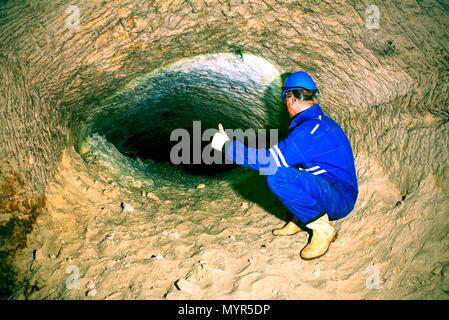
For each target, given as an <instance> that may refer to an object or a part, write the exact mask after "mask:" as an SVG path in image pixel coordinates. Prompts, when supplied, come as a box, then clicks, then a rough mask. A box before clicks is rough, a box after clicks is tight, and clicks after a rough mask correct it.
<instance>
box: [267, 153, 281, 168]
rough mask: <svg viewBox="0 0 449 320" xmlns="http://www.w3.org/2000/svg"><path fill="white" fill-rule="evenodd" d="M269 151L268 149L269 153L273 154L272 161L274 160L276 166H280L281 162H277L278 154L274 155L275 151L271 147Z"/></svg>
mask: <svg viewBox="0 0 449 320" xmlns="http://www.w3.org/2000/svg"><path fill="white" fill-rule="evenodd" d="M269 151H270V153H271V155H272V156H273V158H274V161H275V162H276V165H277V166H278V167H280V166H281V163H280V162H279V159H278V156H277V155H276V153H275V152H274V150H273V149H269Z"/></svg>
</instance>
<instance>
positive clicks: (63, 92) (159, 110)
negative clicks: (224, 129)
mask: <svg viewBox="0 0 449 320" xmlns="http://www.w3.org/2000/svg"><path fill="white" fill-rule="evenodd" d="M371 4H372V3H371V2H370V1H356V2H354V1H337V2H328V1H300V2H298V1H247V0H241V1H221V2H216V1H196V0H194V1H130V0H126V1H59V0H58V1H54V0H52V1H49V0H46V1H3V2H1V4H0V30H1V31H0V106H1V107H0V138H1V139H0V156H1V159H0V169H1V170H0V196H1V197H0V213H1V220H0V222H1V223H0V232H1V239H0V242H1V243H0V245H1V247H0V248H1V257H2V266H4V270H6V269H7V268H8V261H7V257H8V255H9V253H11V252H14V251H15V250H16V249H17V248H19V247H23V246H24V245H25V243H26V235H27V234H28V232H29V231H30V230H31V228H32V225H33V222H34V221H35V219H36V216H38V214H39V213H40V212H41V211H42V210H44V208H45V199H44V195H45V190H46V186H47V185H48V183H49V181H51V180H52V179H53V178H54V174H55V170H56V168H57V165H58V161H59V160H60V158H61V155H62V151H63V149H64V148H65V147H70V146H74V147H75V148H76V149H78V148H79V147H80V145H81V142H82V141H83V140H84V139H85V138H86V137H87V136H88V135H90V134H91V133H93V132H100V133H101V134H104V135H106V136H107V137H108V138H110V140H111V141H112V142H114V143H116V145H117V147H118V148H119V149H121V150H122V151H123V152H129V153H131V154H136V153H137V154H139V152H140V156H143V157H145V156H147V157H155V155H154V154H151V152H149V148H148V145H147V143H146V141H148V140H152V141H153V142H152V143H153V145H152V149H155V150H162V149H164V147H165V145H166V144H165V140H164V139H165V138H166V137H167V132H169V131H170V130H171V129H172V128H175V127H178V126H187V127H191V123H192V120H201V121H203V123H204V124H206V125H207V126H209V127H214V126H215V125H216V123H218V122H223V123H224V124H225V125H227V126H228V127H244V128H268V127H279V126H280V125H281V124H282V123H284V122H283V121H284V120H285V119H282V112H281V111H282V109H281V106H280V105H279V104H278V103H277V102H276V95H277V94H278V92H277V91H276V88H278V87H277V86H278V84H277V82H276V80H275V78H269V77H268V78H266V79H262V78H263V76H262V77H261V79H260V81H259V82H258V81H256V80H254V79H255V78H251V76H249V78H250V80H248V79H246V80H241V79H240V80H239V79H238V77H234V75H235V74H236V73H238V71H239V70H234V69H239V67H238V66H239V64H238V63H234V65H233V62H230V63H229V64H224V65H225V67H224V69H226V68H230V70H231V71H230V74H231V75H230V76H229V77H227V76H224V77H222V76H221V75H223V73H226V72H224V71H223V70H216V71H214V72H208V71H207V70H208V67H207V65H206V67H204V68H202V69H201V68H200V69H195V67H194V65H195V60H193V62H190V63H191V66H190V67H185V69H183V70H180V69H174V71H173V70H171V69H170V68H168V69H167V66H171V65H173V64H176V63H178V62H179V61H180V60H181V59H184V58H188V59H199V60H198V64H201V63H202V62H201V61H202V60H201V59H203V58H196V57H198V56H203V55H210V54H221V53H225V54H228V55H227V57H229V56H231V57H234V58H235V59H237V61H238V60H239V59H240V60H241V61H243V62H242V64H243V65H244V64H245V60H244V59H246V57H247V55H250V56H256V57H258V58H260V59H263V60H264V61H266V62H267V64H264V63H261V64H259V66H260V68H262V69H264V70H265V69H267V68H268V69H270V68H271V67H269V65H270V64H271V66H272V67H273V70H276V71H277V72H279V75H280V76H281V75H283V74H284V73H286V72H291V71H295V70H305V71H308V72H310V73H311V74H313V76H314V77H315V79H316V80H317V82H318V83H319V87H320V89H321V104H322V106H323V108H324V109H325V111H326V112H328V113H329V114H330V115H331V116H332V117H334V118H335V119H336V120H337V121H338V122H339V123H340V124H341V125H342V127H343V128H344V130H345V131H346V132H347V133H348V136H349V138H350V140H351V142H352V144H353V147H354V151H355V155H356V156H357V158H358V159H363V161H362V160H360V161H359V163H358V167H359V174H361V175H362V174H364V173H366V172H368V173H371V174H370V175H369V176H370V177H372V176H373V175H374V176H375V174H374V173H376V172H382V174H383V173H385V174H386V176H387V177H388V180H389V183H391V185H392V186H394V188H396V189H397V190H398V191H399V193H400V195H401V196H400V199H398V200H401V199H402V200H404V199H406V198H407V196H408V195H409V194H412V193H413V192H414V191H416V190H418V189H419V187H420V184H421V183H422V182H423V181H425V180H426V179H432V181H433V183H434V185H435V188H434V189H431V190H433V191H432V194H429V195H428V197H427V198H426V199H425V200H423V201H426V202H427V203H433V199H435V201H441V199H445V198H447V196H448V194H449V189H448V185H449V184H448V182H447V181H448V177H449V171H448V160H449V156H448V150H449V148H448V146H449V135H448V129H449V121H448V120H449V111H448V102H449V101H448V100H449V89H448V88H449V87H448V79H449V72H448V70H449V60H448V57H449V53H448V44H449V41H448V35H447V34H448V29H449V28H448V24H449V19H448V15H449V8H448V5H447V3H445V2H444V1H436V0H425V1H382V2H379V1H377V2H376V4H377V6H378V7H379V10H380V29H369V28H367V26H366V20H367V12H366V10H367V8H368V6H369V5H371ZM69 5H75V6H76V7H73V6H69ZM68 6H69V7H68ZM76 8H78V9H79V27H76V20H77V13H78V11H77V9H76ZM235 59H234V60H235ZM234 60H232V59H231V61H234ZM189 61H192V60H189ZM248 63H249V62H248ZM236 66H237V67H236ZM233 68H234V69H233ZM254 68H255V69H251V70H253V71H251V72H252V73H253V75H259V76H260V75H264V74H266V73H268V74H275V73H276V72H275V71H272V72H271V71H266V70H265V71H266V72H265V71H257V64H256V66H255V67H254ZM167 70H168V71H167ZM198 70H199V71H198ZM232 70H234V71H232ZM240 71H241V70H240ZM220 72H221V73H220ZM251 72H250V73H251ZM270 72H271V73H270ZM233 74H234V75H233ZM217 75H219V76H217ZM171 80H174V81H175V82H176V85H175V86H174V87H172V85H173V81H171ZM270 81H274V82H273V83H271V82H270ZM260 83H267V86H266V87H263V88H261V87H260ZM139 90H140V91H139ZM252 94H255V95H256V96H255V99H252V98H251V95H252ZM179 107H180V109H179ZM156 132H157V133H158V134H156ZM161 132H162V133H161ZM372 164H373V165H376V170H374V169H373V167H372V166H371V165H372ZM377 170H379V171H377ZM438 199H440V200H438ZM443 208H444V207H443ZM446 208H447V207H446ZM409 210H411V211H413V210H414V209H413V206H411V207H409ZM416 210H417V209H416ZM415 213H416V212H415ZM363 214H368V215H369V208H368V209H367V210H366V211H363ZM416 217H417V218H419V213H416ZM385 219H387V220H394V219H397V217H396V216H395V215H394V211H392V212H387V213H385ZM379 223H382V221H380V222H379ZM440 223H441V222H440ZM426 230H427V231H426V232H431V231H430V230H431V229H426ZM354 232H355V233H356V231H354ZM415 236H416V237H418V235H415ZM421 236H423V235H419V237H421ZM2 274H4V275H7V277H4V278H5V279H4V280H2V282H3V283H2V287H3V288H2V291H3V294H8V292H9V293H10V292H11V288H12V287H13V286H14V283H13V282H12V280H10V279H12V278H13V271H11V270H10V271H8V272H6V271H5V272H3V273H2Z"/></svg>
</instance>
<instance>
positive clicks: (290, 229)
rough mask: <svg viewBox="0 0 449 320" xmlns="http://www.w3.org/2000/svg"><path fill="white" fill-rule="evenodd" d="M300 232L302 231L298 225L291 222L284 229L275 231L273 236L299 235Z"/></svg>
mask: <svg viewBox="0 0 449 320" xmlns="http://www.w3.org/2000/svg"><path fill="white" fill-rule="evenodd" d="M299 231H302V229H301V228H300V227H298V225H296V223H294V222H293V221H289V222H287V223H286V224H285V226H283V227H282V228H279V229H274V230H273V235H275V236H291V235H294V234H296V233H298V232H299Z"/></svg>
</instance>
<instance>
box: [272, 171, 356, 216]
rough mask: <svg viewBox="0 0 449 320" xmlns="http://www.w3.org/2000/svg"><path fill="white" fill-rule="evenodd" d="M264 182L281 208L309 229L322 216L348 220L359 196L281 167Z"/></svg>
mask: <svg viewBox="0 0 449 320" xmlns="http://www.w3.org/2000/svg"><path fill="white" fill-rule="evenodd" d="M265 182H266V184H267V186H268V188H269V189H270V190H271V192H273V193H274V194H275V195H276V196H277V197H278V198H279V200H280V201H281V202H282V204H283V205H284V206H285V207H287V209H288V210H290V212H291V213H293V214H294V215H295V216H296V218H298V220H299V221H300V222H301V223H302V224H304V225H306V224H308V223H310V222H312V221H315V220H316V219H318V218H320V217H321V216H323V215H324V214H325V213H327V215H328V216H329V219H330V220H338V219H341V218H343V217H345V216H346V215H347V214H348V213H349V212H351V210H352V209H353V208H354V205H355V201H356V198H357V195H356V194H354V192H351V189H349V188H345V187H344V186H343V185H342V184H340V183H336V182H332V181H330V180H327V179H325V178H323V177H320V176H319V175H313V174H312V173H310V172H307V171H304V170H298V169H295V168H284V167H279V168H278V170H277V171H276V173H275V174H273V175H267V176H266V178H265Z"/></svg>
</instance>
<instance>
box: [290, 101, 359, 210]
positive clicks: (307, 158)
mask: <svg viewBox="0 0 449 320" xmlns="http://www.w3.org/2000/svg"><path fill="white" fill-rule="evenodd" d="M285 145H286V148H285V149H286V150H285V152H284V158H285V159H290V158H292V159H295V158H297V156H293V157H291V156H290V155H289V154H287V153H289V152H293V153H300V154H301V157H302V158H303V161H302V162H300V163H294V164H292V165H293V166H296V167H297V168H298V169H300V170H307V171H308V172H311V173H313V174H316V175H320V176H321V177H323V178H326V179H329V180H331V181H333V182H335V183H338V184H341V185H342V186H343V187H345V188H346V189H347V190H348V192H350V193H351V194H352V195H353V197H354V199H353V200H354V201H355V198H356V197H357V194H358V185H357V177H356V171H355V165H354V156H353V153H352V148H351V144H350V142H349V139H348V138H347V136H346V134H345V133H344V131H343V130H342V129H341V127H340V126H339V125H338V124H337V123H336V122H335V121H334V120H333V119H332V118H330V117H329V116H327V115H326V114H325V113H323V111H322V110H321V107H320V105H319V104H315V105H313V106H312V107H311V108H309V109H307V110H305V111H302V112H301V113H299V114H298V115H296V116H295V117H294V118H293V120H292V122H291V124H290V134H289V136H288V137H287V139H286V140H285ZM289 145H290V148H289V147H288V146H289ZM287 162H288V160H287Z"/></svg>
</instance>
